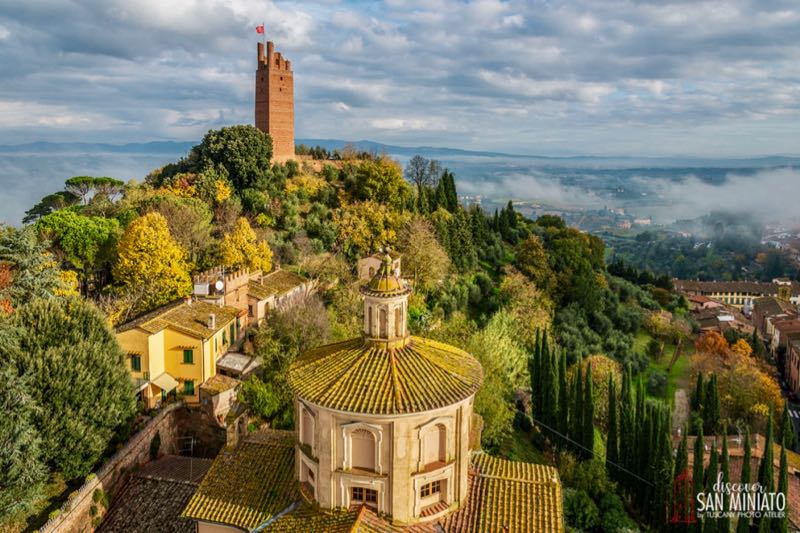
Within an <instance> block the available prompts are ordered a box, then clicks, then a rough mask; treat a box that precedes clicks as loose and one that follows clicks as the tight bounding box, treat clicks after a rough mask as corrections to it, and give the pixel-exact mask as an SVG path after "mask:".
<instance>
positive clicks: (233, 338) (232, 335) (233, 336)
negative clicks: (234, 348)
mask: <svg viewBox="0 0 800 533" xmlns="http://www.w3.org/2000/svg"><path fill="white" fill-rule="evenodd" d="M230 330H231V344H233V341H235V340H236V335H234V333H233V332H234V325H233V324H231V327H230Z"/></svg>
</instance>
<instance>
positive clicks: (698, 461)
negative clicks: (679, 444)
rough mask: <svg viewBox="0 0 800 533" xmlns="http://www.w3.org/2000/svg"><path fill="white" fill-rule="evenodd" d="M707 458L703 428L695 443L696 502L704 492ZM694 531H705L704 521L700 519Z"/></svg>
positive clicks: (693, 479)
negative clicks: (705, 461) (704, 463)
mask: <svg viewBox="0 0 800 533" xmlns="http://www.w3.org/2000/svg"><path fill="white" fill-rule="evenodd" d="M704 458H705V449H704V443H703V426H699V427H698V428H697V437H696V438H695V441H694V467H693V468H692V486H693V493H692V500H694V501H696V498H697V495H698V494H700V493H701V492H703V460H704ZM693 529H694V531H703V521H702V519H701V518H700V517H698V518H697V524H695V527H694V528H693Z"/></svg>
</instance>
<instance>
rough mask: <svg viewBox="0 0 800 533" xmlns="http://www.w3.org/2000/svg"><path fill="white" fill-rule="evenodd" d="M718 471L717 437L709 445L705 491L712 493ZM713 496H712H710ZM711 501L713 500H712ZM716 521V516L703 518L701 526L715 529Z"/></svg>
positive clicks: (706, 529) (708, 529)
mask: <svg viewBox="0 0 800 533" xmlns="http://www.w3.org/2000/svg"><path fill="white" fill-rule="evenodd" d="M718 471H719V462H718V459H717V439H716V437H715V438H714V442H713V444H712V445H711V454H710V457H709V461H708V468H706V488H705V493H706V494H708V495H712V494H713V493H714V483H716V481H717V472H718ZM712 498H713V496H712ZM712 501H713V500H712ZM717 526H718V522H717V519H716V518H705V519H703V528H704V530H705V531H716V530H717Z"/></svg>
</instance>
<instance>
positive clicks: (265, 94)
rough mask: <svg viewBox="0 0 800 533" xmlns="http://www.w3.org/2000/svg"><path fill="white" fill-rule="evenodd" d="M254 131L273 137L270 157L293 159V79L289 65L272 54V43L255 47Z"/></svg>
mask: <svg viewBox="0 0 800 533" xmlns="http://www.w3.org/2000/svg"><path fill="white" fill-rule="evenodd" d="M256 128H258V129H260V130H261V131H263V132H265V133H269V134H270V135H271V136H272V156H273V159H275V160H278V161H286V160H287V159H292V158H294V78H293V76H292V63H291V61H288V60H286V59H284V58H283V57H282V56H281V54H280V52H276V51H275V45H274V44H273V43H272V41H269V42H267V50H266V54H265V53H264V43H258V68H257V69H256Z"/></svg>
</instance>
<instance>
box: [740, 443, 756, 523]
mask: <svg viewBox="0 0 800 533" xmlns="http://www.w3.org/2000/svg"><path fill="white" fill-rule="evenodd" d="M752 454H753V451H752V450H751V449H750V430H749V429H746V430H745V434H744V457H743V458H742V474H741V476H739V482H740V483H741V484H742V485H746V484H748V483H750V462H751V460H752ZM749 531H750V519H749V518H747V517H744V516H740V517H739V518H737V519H736V533H748V532H749Z"/></svg>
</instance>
